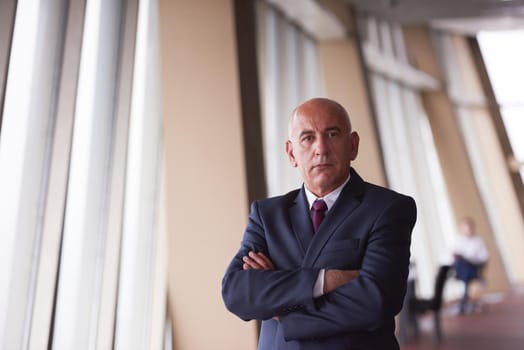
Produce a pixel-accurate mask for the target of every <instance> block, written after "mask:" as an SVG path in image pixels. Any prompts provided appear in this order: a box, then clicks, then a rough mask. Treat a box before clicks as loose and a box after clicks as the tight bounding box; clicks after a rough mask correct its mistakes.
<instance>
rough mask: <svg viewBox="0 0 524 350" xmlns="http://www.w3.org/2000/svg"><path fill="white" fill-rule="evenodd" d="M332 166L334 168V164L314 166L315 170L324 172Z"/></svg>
mask: <svg viewBox="0 0 524 350" xmlns="http://www.w3.org/2000/svg"><path fill="white" fill-rule="evenodd" d="M331 166H332V164H328V163H323V164H317V165H313V169H318V170H324V169H327V168H329V167H331Z"/></svg>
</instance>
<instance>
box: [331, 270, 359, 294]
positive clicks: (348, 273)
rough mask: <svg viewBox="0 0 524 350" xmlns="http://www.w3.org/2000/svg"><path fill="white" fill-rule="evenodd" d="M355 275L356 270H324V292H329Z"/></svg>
mask: <svg viewBox="0 0 524 350" xmlns="http://www.w3.org/2000/svg"><path fill="white" fill-rule="evenodd" d="M357 277H358V270H326V272H325V274H324V294H327V293H331V292H332V291H334V290H335V289H337V288H338V287H341V286H343V285H344V284H346V283H348V282H349V281H351V280H352V279H353V278H357Z"/></svg>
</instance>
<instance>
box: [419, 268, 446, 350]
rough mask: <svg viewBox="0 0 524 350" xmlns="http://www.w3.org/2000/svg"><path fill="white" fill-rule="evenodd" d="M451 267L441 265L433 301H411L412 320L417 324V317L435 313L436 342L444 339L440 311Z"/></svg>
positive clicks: (434, 333)
mask: <svg viewBox="0 0 524 350" xmlns="http://www.w3.org/2000/svg"><path fill="white" fill-rule="evenodd" d="M449 270H450V266H448V265H441V266H440V267H439V269H438V272H437V276H436V278H435V290H434V293H433V297H432V298H431V299H420V298H417V297H416V296H413V297H412V298H411V299H410V300H409V307H410V312H411V313H412V315H411V316H412V317H411V319H412V320H414V321H415V322H416V317H417V315H420V314H424V313H426V312H433V330H434V332H433V337H434V340H435V341H437V342H440V340H441V339H442V330H441V327H440V310H441V308H442V294H443V292H444V285H445V283H446V279H447V277H448V272H449ZM415 330H416V332H415V333H416V335H418V326H417V325H416V324H415Z"/></svg>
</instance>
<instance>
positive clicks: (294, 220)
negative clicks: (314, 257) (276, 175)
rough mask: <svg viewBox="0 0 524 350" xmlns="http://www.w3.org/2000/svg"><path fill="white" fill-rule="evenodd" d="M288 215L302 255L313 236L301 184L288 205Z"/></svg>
mask: <svg viewBox="0 0 524 350" xmlns="http://www.w3.org/2000/svg"><path fill="white" fill-rule="evenodd" d="M289 217H290V219H291V226H292V228H293V232H294V233H295V238H296V239H297V241H298V243H299V246H300V248H301V252H302V256H303V255H304V254H305V253H306V250H307V248H308V246H309V243H310V242H311V239H312V238H313V225H312V224H311V220H310V219H309V208H308V204H307V199H306V194H305V192H304V187H303V186H302V189H301V190H300V191H299V192H298V195H297V197H296V198H295V201H294V202H293V203H292V204H291V206H290V207H289Z"/></svg>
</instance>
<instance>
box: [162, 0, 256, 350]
mask: <svg viewBox="0 0 524 350" xmlns="http://www.w3.org/2000/svg"><path fill="white" fill-rule="evenodd" d="M232 5H233V4H232V1H231V0H198V1H185V0H176V1H174V0H161V1H160V11H159V13H160V33H161V37H160V52H161V58H162V62H161V71H162V89H163V113H164V132H165V134H164V140H165V143H164V149H165V154H166V188H167V198H166V200H167V205H166V210H167V212H166V217H167V229H168V235H169V236H168V240H169V277H168V279H169V281H168V283H169V295H168V298H169V306H170V314H171V315H172V317H173V331H174V332H173V337H174V347H175V348H176V349H181V350H185V349H191V350H198V349H250V348H251V349H253V348H255V344H256V327H255V324H254V323H244V322H242V321H240V320H239V319H238V318H237V317H235V316H234V315H232V314H230V313H229V312H228V311H227V310H226V309H225V307H224V306H223V303H222V298H221V280H222V276H223V273H224V272H225V269H226V267H227V264H228V263H229V261H230V259H231V257H232V256H233V254H234V252H235V251H236V249H238V245H239V242H240V239H241V235H242V232H243V229H244V227H245V224H246V221H247V220H246V218H247V208H248V203H247V200H246V199H247V186H246V175H245V173H246V170H245V163H244V152H243V138H242V118H241V103H240V92H239V76H238V69H237V56H236V54H237V52H236V47H235V32H234V28H235V23H234V17H233V13H234V11H233V6H232ZM203 332H205V334H204V333H203Z"/></svg>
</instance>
